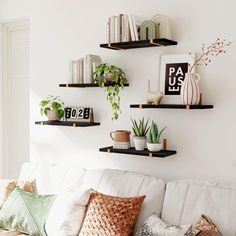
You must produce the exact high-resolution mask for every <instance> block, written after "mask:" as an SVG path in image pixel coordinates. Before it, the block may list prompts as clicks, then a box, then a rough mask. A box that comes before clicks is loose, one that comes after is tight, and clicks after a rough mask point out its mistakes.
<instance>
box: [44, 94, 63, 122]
mask: <svg viewBox="0 0 236 236" xmlns="http://www.w3.org/2000/svg"><path fill="white" fill-rule="evenodd" d="M63 106H64V102H63V101H62V99H61V98H60V97H59V96H53V95H49V96H48V97H47V98H46V99H44V100H42V101H41V102H40V112H41V115H42V116H43V115H46V116H47V114H48V111H55V112H56V115H57V118H58V119H61V118H62V117H63V115H64V108H63Z"/></svg>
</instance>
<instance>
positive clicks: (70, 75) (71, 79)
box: [67, 60, 73, 84]
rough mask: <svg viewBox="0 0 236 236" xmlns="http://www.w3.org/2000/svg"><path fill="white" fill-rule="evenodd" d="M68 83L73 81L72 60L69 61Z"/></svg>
mask: <svg viewBox="0 0 236 236" xmlns="http://www.w3.org/2000/svg"><path fill="white" fill-rule="evenodd" d="M67 82H68V84H72V83H73V61H72V60H70V61H69V74H68V81H67Z"/></svg>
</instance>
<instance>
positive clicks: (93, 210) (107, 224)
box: [79, 191, 145, 236]
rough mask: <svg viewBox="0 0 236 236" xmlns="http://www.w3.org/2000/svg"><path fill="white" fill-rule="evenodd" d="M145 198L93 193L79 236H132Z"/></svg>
mask: <svg viewBox="0 0 236 236" xmlns="http://www.w3.org/2000/svg"><path fill="white" fill-rule="evenodd" d="M144 199H145V196H137V197H128V198H125V197H114V196H109V195H105V194H102V193H99V192H96V191H93V192H92V193H91V195H90V199H89V203H88V205H87V209H86V213H85V217H84V222H83V225H82V228H81V230H80V232H79V236H87V235H97V236H104V235H122V236H129V235H132V232H133V229H134V225H135V223H136V221H137V218H138V215H139V212H140V210H141V207H142V204H143V201H144Z"/></svg>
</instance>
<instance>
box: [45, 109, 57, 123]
mask: <svg viewBox="0 0 236 236" xmlns="http://www.w3.org/2000/svg"><path fill="white" fill-rule="evenodd" d="M47 117H48V121H59V120H60V119H59V118H58V117H57V113H56V112H55V111H51V110H49V111H48V112H47Z"/></svg>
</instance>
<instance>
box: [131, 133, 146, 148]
mask: <svg viewBox="0 0 236 236" xmlns="http://www.w3.org/2000/svg"><path fill="white" fill-rule="evenodd" d="M133 141H134V147H135V150H137V151H143V150H144V149H145V147H146V142H147V137H146V136H143V137H139V136H134V137H133Z"/></svg>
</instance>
